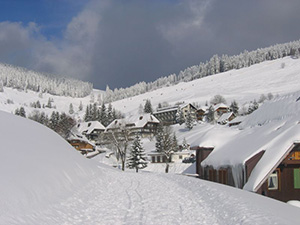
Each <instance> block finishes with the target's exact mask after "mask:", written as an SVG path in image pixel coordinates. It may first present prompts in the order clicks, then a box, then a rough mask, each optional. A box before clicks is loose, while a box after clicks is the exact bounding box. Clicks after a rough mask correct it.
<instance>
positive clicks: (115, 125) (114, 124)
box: [106, 119, 127, 130]
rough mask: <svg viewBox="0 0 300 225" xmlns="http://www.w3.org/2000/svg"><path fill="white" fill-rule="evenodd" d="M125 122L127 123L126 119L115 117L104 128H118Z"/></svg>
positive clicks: (124, 124)
mask: <svg viewBox="0 0 300 225" xmlns="http://www.w3.org/2000/svg"><path fill="white" fill-rule="evenodd" d="M126 124H127V121H126V120H125V119H115V120H113V121H112V122H111V123H110V124H109V125H108V126H107V127H106V130H108V129H115V128H120V127H122V126H124V127H125V126H126Z"/></svg>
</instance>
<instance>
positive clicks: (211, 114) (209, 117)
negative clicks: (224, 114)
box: [206, 105, 215, 123]
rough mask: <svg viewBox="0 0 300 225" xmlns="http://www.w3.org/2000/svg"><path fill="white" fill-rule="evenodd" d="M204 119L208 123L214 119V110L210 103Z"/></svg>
mask: <svg viewBox="0 0 300 225" xmlns="http://www.w3.org/2000/svg"><path fill="white" fill-rule="evenodd" d="M206 120H207V122H209V123H213V122H214V121H215V110H214V107H213V106H212V105H211V106H210V107H209V108H208V112H207V114H206Z"/></svg>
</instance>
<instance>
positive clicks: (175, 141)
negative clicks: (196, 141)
mask: <svg viewBox="0 0 300 225" xmlns="http://www.w3.org/2000/svg"><path fill="white" fill-rule="evenodd" d="M172 149H173V151H174V152H177V151H178V141H177V137H176V133H175V132H174V133H173V138H172Z"/></svg>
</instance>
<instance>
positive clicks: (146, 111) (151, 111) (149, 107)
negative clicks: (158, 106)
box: [144, 99, 153, 113]
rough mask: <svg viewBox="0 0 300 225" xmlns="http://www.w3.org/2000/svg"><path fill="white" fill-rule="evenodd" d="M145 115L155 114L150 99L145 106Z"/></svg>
mask: <svg viewBox="0 0 300 225" xmlns="http://www.w3.org/2000/svg"><path fill="white" fill-rule="evenodd" d="M144 113H153V109H152V104H151V101H150V100H149V99H147V100H146V103H145V106H144Z"/></svg>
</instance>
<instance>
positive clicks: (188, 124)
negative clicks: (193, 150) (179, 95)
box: [185, 111, 194, 130]
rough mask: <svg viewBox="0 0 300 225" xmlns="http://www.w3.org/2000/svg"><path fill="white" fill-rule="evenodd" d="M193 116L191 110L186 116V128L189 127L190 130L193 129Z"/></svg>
mask: <svg viewBox="0 0 300 225" xmlns="http://www.w3.org/2000/svg"><path fill="white" fill-rule="evenodd" d="M193 123H194V120H193V117H192V114H191V112H190V111H188V112H187V114H186V117H185V126H186V128H188V129H189V130H191V129H193Z"/></svg>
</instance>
